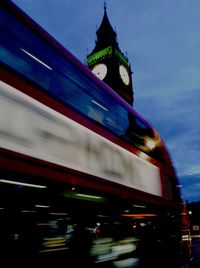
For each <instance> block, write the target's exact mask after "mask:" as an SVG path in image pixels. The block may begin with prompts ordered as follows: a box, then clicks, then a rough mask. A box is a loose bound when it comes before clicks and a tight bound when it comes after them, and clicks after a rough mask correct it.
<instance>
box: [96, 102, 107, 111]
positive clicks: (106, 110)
mask: <svg viewBox="0 0 200 268" xmlns="http://www.w3.org/2000/svg"><path fill="white" fill-rule="evenodd" d="M92 102H93V103H95V104H96V105H98V106H99V107H101V108H102V109H103V110H105V111H108V109H107V108H105V107H104V106H103V105H101V104H99V103H98V102H96V101H94V100H92Z"/></svg>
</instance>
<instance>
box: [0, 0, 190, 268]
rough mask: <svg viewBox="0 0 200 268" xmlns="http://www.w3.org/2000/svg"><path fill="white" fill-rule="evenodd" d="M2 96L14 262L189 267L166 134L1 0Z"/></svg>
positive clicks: (4, 244)
mask: <svg viewBox="0 0 200 268" xmlns="http://www.w3.org/2000/svg"><path fill="white" fill-rule="evenodd" d="M0 96H1V98H0V146H1V148H0V153H1V155H0V166H1V177H0V247H1V251H0V252H1V253H0V254H1V256H2V258H3V257H5V258H6V262H5V263H6V265H8V263H9V262H10V261H13V259H14V260H15V264H16V265H24V264H25V265H27V259H28V260H29V262H31V263H32V264H33V262H34V264H35V265H41V264H42V263H44V264H45V265H48V266H50V265H52V264H53V263H54V262H53V261H56V262H57V265H58V266H59V265H61V263H62V264H63V263H65V264H67V265H68V267H78V266H81V265H84V266H86V267H176V268H178V267H181V266H182V264H183V258H182V257H183V253H182V252H183V251H182V248H183V241H182V207H183V204H182V200H181V197H180V193H179V183H178V180H177V177H176V174H175V171H174V168H173V165H172V162H171V160H170V157H169V154H168V152H167V150H166V148H165V145H164V143H163V141H162V139H161V138H160V136H159V134H158V133H157V132H156V130H155V129H154V128H153V127H152V126H151V125H150V124H149V123H148V122H147V121H146V120H144V119H143V118H142V117H141V116H140V115H139V114H138V113H136V111H134V110H133V108H132V107H131V106H130V105H128V104H127V103H126V102H125V101H124V100H123V99H122V98H120V97H119V96H118V95H117V94H116V93H115V92H113V90H112V89H110V88H109V87H108V86H107V85H106V84H104V83H103V82H102V81H100V80H99V79H98V78H96V77H95V76H94V75H93V74H92V72H91V71H90V70H88V68H87V67H86V66H84V65H83V64H82V63H81V62H79V60H77V59H76V58H75V57H74V56H73V55H72V54H71V53H70V52H69V51H67V50H66V49H65V48H64V47H63V46H62V45H60V44H59V43H58V42H57V41H56V40H55V39H54V38H53V37H52V36H50V35H49V34H48V33H47V32H46V31H45V30H44V29H42V28H41V27H40V26H39V25H38V24H36V23H35V22H34V21H33V20H32V19H31V18H30V17H28V16H27V15H26V14H25V13H24V12H23V11H22V10H20V9H19V8H18V7H17V6H16V5H14V4H13V3H12V2H10V1H4V0H3V1H1V2H0ZM184 238H185V237H184ZM174 265H175V266H174Z"/></svg>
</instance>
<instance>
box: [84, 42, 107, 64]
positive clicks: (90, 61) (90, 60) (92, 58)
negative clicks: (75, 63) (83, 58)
mask: <svg viewBox="0 0 200 268" xmlns="http://www.w3.org/2000/svg"><path fill="white" fill-rule="evenodd" d="M111 55H112V47H111V46H110V47H107V48H104V49H103V50H101V51H99V52H97V53H94V54H93V55H91V56H89V57H88V58H87V64H88V65H90V64H93V63H95V62H97V61H98V60H99V59H104V58H106V57H110V56H111Z"/></svg>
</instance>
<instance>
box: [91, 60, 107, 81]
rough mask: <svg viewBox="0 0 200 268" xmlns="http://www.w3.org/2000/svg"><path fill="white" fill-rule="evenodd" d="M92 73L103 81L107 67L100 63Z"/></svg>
mask: <svg viewBox="0 0 200 268" xmlns="http://www.w3.org/2000/svg"><path fill="white" fill-rule="evenodd" d="M92 72H93V73H94V74H95V75H96V76H97V77H98V78H99V79H101V80H103V79H104V78H105V76H106V74H107V67H106V65H105V64H103V63H100V64H97V65H95V66H94V68H93V69H92Z"/></svg>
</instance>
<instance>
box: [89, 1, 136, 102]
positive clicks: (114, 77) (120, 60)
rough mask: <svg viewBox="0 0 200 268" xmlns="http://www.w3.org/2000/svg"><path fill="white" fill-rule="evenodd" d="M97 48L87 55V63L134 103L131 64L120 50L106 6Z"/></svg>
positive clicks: (96, 73)
mask: <svg viewBox="0 0 200 268" xmlns="http://www.w3.org/2000/svg"><path fill="white" fill-rule="evenodd" d="M96 35H97V39H96V45H95V48H94V49H93V50H92V52H91V53H90V54H89V55H87V58H86V64H87V66H88V67H89V69H91V70H92V72H93V73H94V74H95V75H96V76H97V77H99V78H100V79H101V80H103V81H104V82H105V83H106V84H108V85H109V86H110V87H111V88H112V89H114V91H115V92H116V93H117V94H119V95H120V96H121V97H122V98H123V99H125V100H126V101H127V102H128V103H129V104H131V105H133V101H134V97H133V85H132V77H131V75H132V72H131V66H130V63H129V61H128V59H127V57H126V56H125V55H124V54H123V53H122V52H121V51H120V49H119V45H118V42H117V34H116V32H115V31H114V30H113V28H112V26H111V24H110V21H109V19H108V16H107V12H106V6H104V16H103V20H102V22H101V25H100V27H99V28H98V30H97V32H96Z"/></svg>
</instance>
